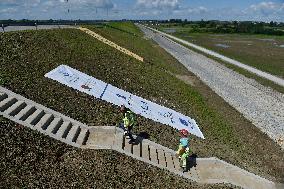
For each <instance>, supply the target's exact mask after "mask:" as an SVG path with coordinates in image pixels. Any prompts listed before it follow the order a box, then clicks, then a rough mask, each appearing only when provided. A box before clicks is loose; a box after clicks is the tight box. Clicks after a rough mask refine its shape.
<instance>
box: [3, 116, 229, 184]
mask: <svg viewBox="0 0 284 189" xmlns="http://www.w3.org/2000/svg"><path fill="white" fill-rule="evenodd" d="M0 153H1V156H0V172H1V174H0V188H193V189H205V188H206V189H207V188H208V189H217V188H223V189H228V188H233V187H230V186H226V185H222V184H221V185H199V184H196V183H191V182H190V181H189V180H187V179H183V178H181V177H178V176H175V175H173V174H170V173H169V172H167V171H163V170H161V169H159V168H156V167H153V166H150V165H147V164H146V163H143V162H140V161H136V160H134V159H132V158H129V157H126V156H124V155H122V154H119V153H117V152H114V151H111V150H81V149H77V148H73V147H71V146H68V145H66V144H64V143H61V142H59V141H56V140H54V139H51V138H49V137H47V136H44V135H42V134H40V133H38V132H36V131H33V130H30V129H28V128H25V127H23V126H20V125H15V123H13V122H12V121H9V120H7V119H4V118H2V117H0Z"/></svg>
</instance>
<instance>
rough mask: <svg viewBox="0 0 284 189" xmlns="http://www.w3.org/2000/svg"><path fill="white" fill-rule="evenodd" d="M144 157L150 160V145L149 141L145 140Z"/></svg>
mask: <svg viewBox="0 0 284 189" xmlns="http://www.w3.org/2000/svg"><path fill="white" fill-rule="evenodd" d="M142 157H143V158H145V159H146V160H150V154H149V146H148V144H147V143H144V142H142Z"/></svg>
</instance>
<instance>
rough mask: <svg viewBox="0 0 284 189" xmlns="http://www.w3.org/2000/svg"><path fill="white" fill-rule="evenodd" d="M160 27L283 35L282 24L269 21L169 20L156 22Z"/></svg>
mask: <svg viewBox="0 0 284 189" xmlns="http://www.w3.org/2000/svg"><path fill="white" fill-rule="evenodd" d="M155 24H159V25H161V26H162V27H178V28H186V29H187V30H189V31H190V32H192V33H238V34H239V33H245V34H266V35H279V36H283V35H284V31H283V29H284V23H277V22H273V21H271V22H270V23H266V22H253V21H218V20H211V21H204V20H201V21H187V20H184V21H182V20H170V21H166V22H162V23H160V22H157V23H155Z"/></svg>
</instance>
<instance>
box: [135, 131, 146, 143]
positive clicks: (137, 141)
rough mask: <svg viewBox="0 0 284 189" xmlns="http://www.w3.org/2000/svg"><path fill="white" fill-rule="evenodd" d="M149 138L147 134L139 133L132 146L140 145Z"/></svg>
mask: <svg viewBox="0 0 284 189" xmlns="http://www.w3.org/2000/svg"><path fill="white" fill-rule="evenodd" d="M149 136H150V135H149V134H148V133H146V132H140V133H139V134H138V135H137V136H136V139H135V143H134V145H138V144H141V143H142V141H143V140H144V139H148V138H149Z"/></svg>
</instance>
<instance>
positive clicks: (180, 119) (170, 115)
mask: <svg viewBox="0 0 284 189" xmlns="http://www.w3.org/2000/svg"><path fill="white" fill-rule="evenodd" d="M45 77H48V78H50V79H53V80H55V81H58V82H60V83H62V84H64V85H67V86H68V87H71V88H73V89H77V90H79V91H81V92H84V93H87V94H89V95H92V96H94V97H96V98H100V99H102V100H105V101H107V102H110V103H112V104H115V105H118V106H120V105H125V106H126V107H127V108H129V109H130V110H132V111H133V112H135V113H136V114H139V115H141V116H143V117H145V118H149V119H152V120H154V121H157V122H160V123H163V124H166V125H170V126H172V127H173V128H176V129H178V130H180V129H186V130H188V131H189V132H190V133H191V134H194V135H196V136H198V137H200V138H203V139H204V136H203V134H202V132H201V131H200V129H199V128H198V126H197V124H196V122H195V120H194V119H191V118H190V117H187V116H185V115H183V114H181V113H178V112H176V111H174V110H172V109H169V108H166V107H163V106H160V105H158V104H156V103H153V102H151V101H148V100H145V99H143V98H141V97H138V96H136V95H133V94H131V93H129V92H126V91H124V90H121V89H119V88H117V87H114V86H112V85H110V84H107V83H105V82H103V81H100V80H98V79H96V78H94V77H91V76H88V75H86V74H84V73H82V72H79V71H77V70H75V69H73V68H70V67H69V66H66V65H60V66H59V67H57V68H55V69H54V70H52V71H50V72H49V73H47V74H45Z"/></svg>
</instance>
